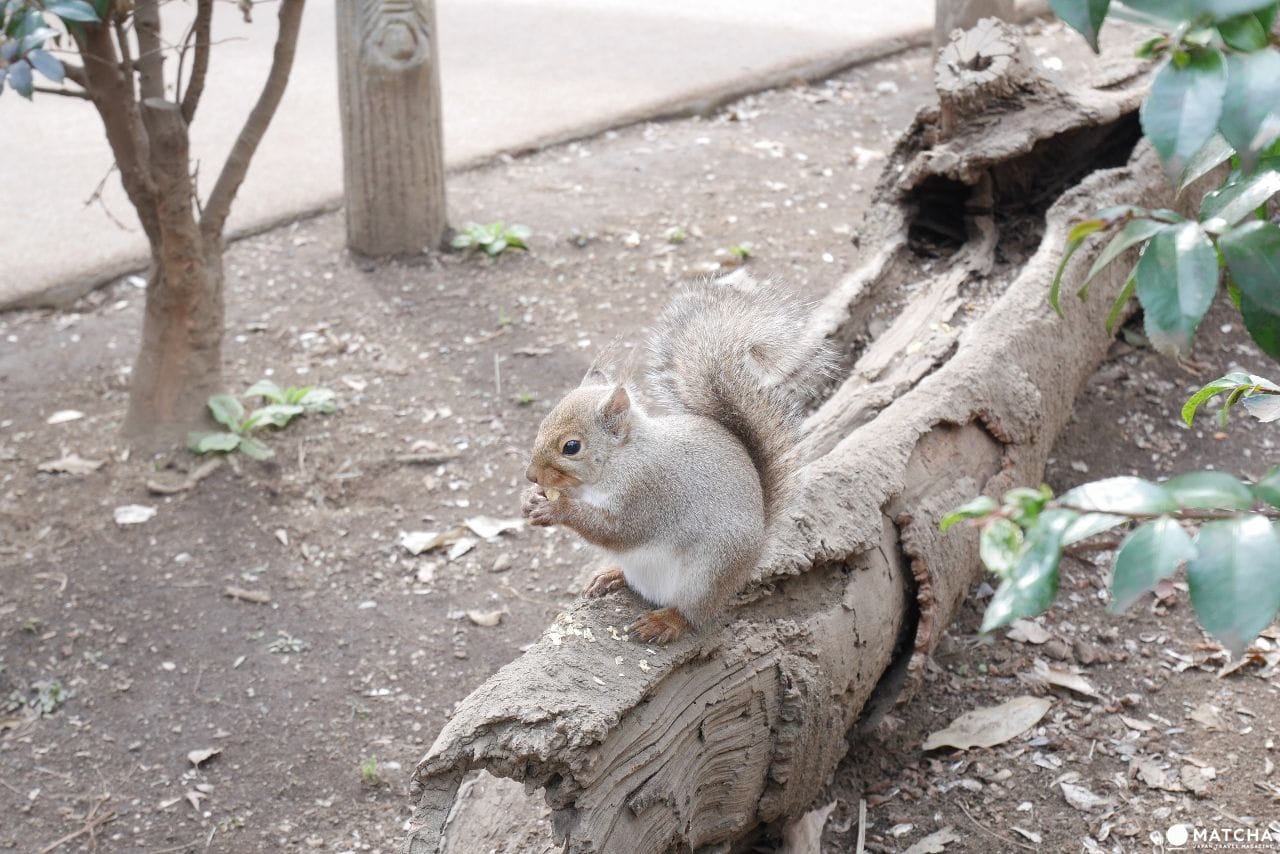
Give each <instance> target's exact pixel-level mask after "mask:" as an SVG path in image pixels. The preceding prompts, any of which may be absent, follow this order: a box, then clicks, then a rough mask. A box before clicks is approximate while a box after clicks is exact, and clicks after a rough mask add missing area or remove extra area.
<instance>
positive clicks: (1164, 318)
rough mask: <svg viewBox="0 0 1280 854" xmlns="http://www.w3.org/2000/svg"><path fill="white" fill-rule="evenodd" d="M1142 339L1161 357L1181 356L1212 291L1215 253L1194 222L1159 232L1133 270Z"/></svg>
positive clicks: (1215, 282) (1215, 283) (1188, 346)
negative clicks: (1140, 312) (1141, 313)
mask: <svg viewBox="0 0 1280 854" xmlns="http://www.w3.org/2000/svg"><path fill="white" fill-rule="evenodd" d="M1134 276H1135V278H1136V279H1137V281H1138V301H1139V302H1141V303H1142V309H1143V312H1144V321H1145V330H1146V333H1147V338H1148V339H1150V341H1151V345H1152V346H1153V347H1155V349H1156V350H1157V351H1158V352H1160V353H1164V354H1166V355H1180V356H1187V355H1189V354H1190V353H1191V339H1192V337H1193V336H1194V335H1195V331H1196V327H1197V326H1199V325H1200V320H1201V318H1203V317H1204V315H1205V312H1207V311H1208V310H1209V306H1210V304H1212V302H1213V295H1214V293H1215V292H1216V291H1217V289H1218V253H1217V252H1215V251H1214V248H1213V243H1212V242H1211V241H1210V240H1209V238H1208V236H1206V235H1205V233H1204V232H1203V231H1201V229H1200V225H1199V224H1198V223H1193V222H1188V223H1183V224H1182V225H1179V226H1176V227H1174V228H1170V229H1168V230H1166V231H1162V232H1160V233H1159V234H1157V235H1156V236H1155V237H1153V238H1151V242H1150V243H1148V244H1147V248H1146V251H1144V252H1143V253H1142V258H1141V259H1139V260H1138V266H1137V268H1136V269H1135V271H1134Z"/></svg>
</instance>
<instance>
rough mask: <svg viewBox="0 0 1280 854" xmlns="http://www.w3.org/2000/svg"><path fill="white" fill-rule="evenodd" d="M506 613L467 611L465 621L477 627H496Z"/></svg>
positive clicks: (498, 611) (500, 611) (499, 611)
mask: <svg viewBox="0 0 1280 854" xmlns="http://www.w3.org/2000/svg"><path fill="white" fill-rule="evenodd" d="M504 613H506V612H505V611H502V610H497V611H467V619H468V620H470V621H471V622H473V623H475V624H476V625H477V626H487V627H491V626H496V625H498V623H501V622H502V615H503V614H504Z"/></svg>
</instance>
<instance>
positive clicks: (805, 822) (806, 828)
mask: <svg viewBox="0 0 1280 854" xmlns="http://www.w3.org/2000/svg"><path fill="white" fill-rule="evenodd" d="M835 808H836V802H835V801H832V802H831V803H829V804H827V805H826V806H825V807H819V808H818V809H816V810H810V811H809V812H807V813H805V814H804V815H802V816H800V817H799V818H798V819H796V820H795V821H793V822H791V823H790V824H788V825H787V826H786V828H784V829H783V831H782V849H781V851H782V854H822V828H823V827H825V826H826V824H827V816H829V815H831V811H832V810H833V809H835Z"/></svg>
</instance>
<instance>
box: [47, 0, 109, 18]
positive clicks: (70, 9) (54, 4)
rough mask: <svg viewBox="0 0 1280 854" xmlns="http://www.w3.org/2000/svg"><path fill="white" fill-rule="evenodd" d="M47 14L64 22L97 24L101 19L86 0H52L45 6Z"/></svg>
mask: <svg viewBox="0 0 1280 854" xmlns="http://www.w3.org/2000/svg"><path fill="white" fill-rule="evenodd" d="M44 9H45V11H46V12H52V13H53V14H55V15H57V16H58V17H59V18H61V19H62V20H64V21H81V22H83V23H97V22H98V21H99V20H101V18H99V17H98V13H97V12H95V11H94V9H93V7H92V6H90V5H89V4H88V3H86V2H84V0H50V1H49V2H46V3H45V4H44Z"/></svg>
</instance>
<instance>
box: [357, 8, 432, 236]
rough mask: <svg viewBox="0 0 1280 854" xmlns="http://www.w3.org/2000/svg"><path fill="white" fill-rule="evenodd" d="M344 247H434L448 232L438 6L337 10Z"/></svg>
mask: <svg viewBox="0 0 1280 854" xmlns="http://www.w3.org/2000/svg"><path fill="white" fill-rule="evenodd" d="M337 15H338V95H339V107H340V111H341V113H342V155H343V163H344V171H343V181H344V186H345V194H346V195H345V199H346V212H347V246H349V247H350V248H351V249H354V250H355V251H357V252H360V253H363V254H365V255H407V254H416V253H419V252H423V251H427V250H432V249H436V248H438V247H439V246H440V244H441V242H442V241H443V239H444V232H445V227H446V218H445V190H444V143H443V132H442V129H441V121H440V62H439V53H438V49H437V43H436V12H435V0H350V2H344V3H339V4H337Z"/></svg>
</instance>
